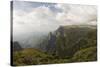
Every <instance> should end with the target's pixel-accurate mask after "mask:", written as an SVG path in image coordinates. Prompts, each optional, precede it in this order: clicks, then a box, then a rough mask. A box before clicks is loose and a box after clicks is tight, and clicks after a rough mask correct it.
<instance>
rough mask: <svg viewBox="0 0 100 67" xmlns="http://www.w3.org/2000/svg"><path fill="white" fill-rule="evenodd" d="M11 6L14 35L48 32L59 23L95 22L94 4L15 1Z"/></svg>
mask: <svg viewBox="0 0 100 67" xmlns="http://www.w3.org/2000/svg"><path fill="white" fill-rule="evenodd" d="M13 8H14V9H13V31H14V35H15V36H16V35H23V34H25V33H31V32H41V33H43V32H50V31H54V30H56V29H57V28H58V27H59V26H60V25H78V24H89V25H96V24H97V9H96V6H90V5H73V4H60V3H59V4H55V3H54V4H51V3H34V2H31V3H30V2H24V1H23V2H16V1H15V2H14V3H13Z"/></svg>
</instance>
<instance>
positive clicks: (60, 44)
mask: <svg viewBox="0 0 100 67" xmlns="http://www.w3.org/2000/svg"><path fill="white" fill-rule="evenodd" d="M96 32H97V29H96V26H73V25H71V26H61V27H59V28H58V29H57V30H56V31H55V32H54V33H50V36H49V39H48V44H47V47H46V48H47V52H48V53H50V54H54V55H57V56H60V57H72V56H73V55H74V54H75V52H77V51H79V50H81V49H84V48H88V47H92V46H96V39H97V38H96V37H97V33H96Z"/></svg>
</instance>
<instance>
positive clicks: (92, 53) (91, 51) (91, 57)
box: [72, 47, 97, 62]
mask: <svg viewBox="0 0 100 67" xmlns="http://www.w3.org/2000/svg"><path fill="white" fill-rule="evenodd" d="M72 60H73V61H74V62H84V61H96V60H97V48H96V47H89V48H85V49H82V50H80V51H77V52H76V53H75V54H74V56H73V58H72Z"/></svg>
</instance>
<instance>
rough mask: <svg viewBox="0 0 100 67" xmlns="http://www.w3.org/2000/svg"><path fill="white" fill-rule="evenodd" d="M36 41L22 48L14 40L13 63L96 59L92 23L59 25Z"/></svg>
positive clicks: (95, 29)
mask: <svg viewBox="0 0 100 67" xmlns="http://www.w3.org/2000/svg"><path fill="white" fill-rule="evenodd" d="M38 42H39V44H37V46H36V47H34V48H33V47H32V48H23V49H21V47H20V46H19V43H18V42H15V43H14V44H13V45H14V46H15V47H14V53H13V62H14V63H13V65H37V64H53V63H70V62H88V61H96V60H97V28H96V26H94V25H69V26H60V27H59V28H58V29H57V30H55V31H54V32H50V33H49V34H48V36H47V37H44V39H42V40H41V41H38ZM16 46H17V48H16ZM20 49H21V50H20ZM15 50H17V51H15Z"/></svg>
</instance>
